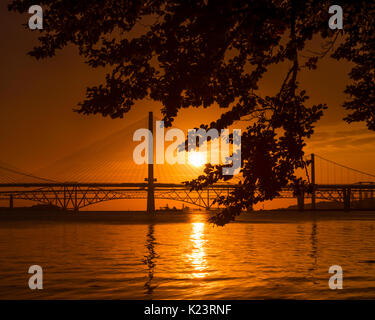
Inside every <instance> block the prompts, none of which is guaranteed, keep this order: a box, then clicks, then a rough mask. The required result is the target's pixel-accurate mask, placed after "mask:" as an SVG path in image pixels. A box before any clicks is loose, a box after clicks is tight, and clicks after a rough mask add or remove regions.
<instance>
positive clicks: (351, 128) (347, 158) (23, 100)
mask: <svg viewBox="0 0 375 320" xmlns="http://www.w3.org/2000/svg"><path fill="white" fill-rule="evenodd" d="M0 18H1V21H2V28H0V36H1V39H2V50H1V52H0V55H1V57H0V64H1V65H0V68H1V74H2V75H1V78H0V81H1V82H0V88H1V91H0V101H1V108H0V150H1V156H0V161H3V162H6V163H10V164H12V165H14V166H16V167H18V168H21V169H23V170H25V171H29V172H35V171H38V170H39V169H40V168H45V167H48V166H49V165H51V164H52V163H55V162H56V161H58V160H60V159H62V158H64V157H66V156H68V155H69V154H72V153H75V152H78V151H79V150H80V149H82V148H84V147H86V146H88V145H90V144H92V143H94V142H95V141H98V140H101V139H103V138H104V137H107V136H109V135H110V134H111V133H114V132H117V131H119V130H121V129H122V128H124V127H126V126H128V125H129V124H130V123H132V122H135V121H136V120H139V119H142V118H144V117H145V116H146V115H147V112H148V111H150V110H153V111H154V112H155V114H156V115H157V116H158V117H159V118H160V117H161V115H160V112H159V109H160V105H157V104H156V103H154V102H152V101H149V100H148V101H144V102H140V103H138V104H137V105H136V107H134V108H133V110H132V111H130V112H129V113H128V114H127V115H126V118H124V119H117V120H112V119H106V118H103V117H101V116H99V115H98V116H82V115H78V114H77V113H74V112H73V111H72V109H73V108H74V107H76V105H77V103H78V102H79V101H82V100H83V98H84V93H85V88H86V87H87V86H91V85H95V84H98V83H100V82H101V80H102V79H103V75H104V74H105V72H104V70H101V69H98V70H93V69H91V68H89V67H88V66H87V65H85V64H84V63H83V60H82V59H81V58H80V57H79V56H78V54H77V49H76V48H68V49H65V50H64V51H63V52H60V53H58V55H57V57H55V58H53V59H49V60H43V61H36V60H34V59H32V58H31V57H29V56H27V55H26V52H27V51H29V50H30V49H31V48H32V46H33V44H35V39H36V35H37V32H32V31H27V30H25V29H24V28H23V26H22V25H21V24H22V23H25V22H27V18H28V15H24V16H20V15H18V14H15V13H9V12H7V8H6V3H4V2H3V3H2V4H1V6H0ZM349 70H350V68H349V65H348V64H345V63H342V62H340V63H339V62H337V61H334V60H331V59H329V58H328V59H326V60H324V61H323V62H321V63H320V64H319V66H318V70H316V71H310V72H309V73H307V74H304V75H303V76H302V78H301V82H302V85H304V86H305V87H307V88H309V89H308V94H309V95H310V97H311V103H314V102H316V103H318V102H325V103H327V104H328V106H329V110H327V112H326V114H325V116H324V117H323V119H322V120H321V121H320V122H319V123H318V124H317V130H316V134H315V136H314V138H313V139H312V140H311V141H310V142H309V143H308V148H307V150H306V151H307V153H310V152H315V153H317V154H319V155H321V156H323V157H325V158H328V159H331V160H334V161H337V162H339V163H342V164H344V165H348V166H351V167H355V168H357V169H359V170H363V171H366V172H370V173H374V174H375V168H374V160H373V159H374V157H375V149H374V142H375V133H374V132H370V131H368V130H367V128H366V127H365V125H363V124H351V125H348V124H346V123H344V122H343V121H342V118H343V116H344V115H345V111H344V109H343V108H342V107H341V104H342V101H343V100H344V98H345V97H344V95H343V90H344V88H345V85H346V83H347V81H348V76H347V73H348V71H349ZM284 73H285V66H280V67H278V68H277V69H274V70H272V72H270V73H269V74H268V76H267V77H266V78H265V79H264V80H263V83H262V85H263V88H264V89H263V90H264V93H268V92H270V93H271V92H272V91H274V90H276V89H277V84H278V83H279V82H280V75H283V74H284ZM219 113H220V110H219V109H218V108H215V107H213V108H209V109H199V114H198V113H197V109H188V110H183V111H182V112H181V113H180V115H179V117H178V118H177V119H176V121H175V124H174V125H175V126H176V127H179V128H181V129H188V128H194V127H195V126H197V125H199V124H200V123H201V121H202V120H203V121H206V120H207V121H209V120H213V119H215V118H217V116H218V115H219ZM197 115H199V116H197ZM118 206H120V205H116V207H118ZM126 206H127V205H125V209H126ZM130 207H132V206H130Z"/></svg>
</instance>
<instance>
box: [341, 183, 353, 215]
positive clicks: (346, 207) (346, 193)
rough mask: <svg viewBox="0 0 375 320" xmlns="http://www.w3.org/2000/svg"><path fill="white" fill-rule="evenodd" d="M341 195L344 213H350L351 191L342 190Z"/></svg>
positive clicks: (348, 189)
mask: <svg viewBox="0 0 375 320" xmlns="http://www.w3.org/2000/svg"><path fill="white" fill-rule="evenodd" d="M342 193H343V200H344V211H350V197H351V189H350V188H344V189H343V191H342Z"/></svg>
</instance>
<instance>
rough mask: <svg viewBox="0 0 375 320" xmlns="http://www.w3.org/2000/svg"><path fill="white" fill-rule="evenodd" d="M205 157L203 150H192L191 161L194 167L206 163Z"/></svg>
mask: <svg viewBox="0 0 375 320" xmlns="http://www.w3.org/2000/svg"><path fill="white" fill-rule="evenodd" d="M205 162H206V161H205V157H204V154H203V153H202V152H190V153H189V163H190V164H191V165H193V166H194V167H201V166H203V165H204V164H205Z"/></svg>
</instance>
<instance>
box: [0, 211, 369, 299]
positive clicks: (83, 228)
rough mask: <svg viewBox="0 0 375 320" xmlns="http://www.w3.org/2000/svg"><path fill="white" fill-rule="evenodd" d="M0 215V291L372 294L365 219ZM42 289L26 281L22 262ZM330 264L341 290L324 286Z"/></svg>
mask: <svg viewBox="0 0 375 320" xmlns="http://www.w3.org/2000/svg"><path fill="white" fill-rule="evenodd" d="M206 218H207V215H205V214H202V213H194V214H190V215H188V216H187V219H186V221H184V222H180V221H179V222H177V220H176V222H173V221H172V222H163V223H150V224H149V223H147V221H145V222H141V223H134V222H133V223H130V222H129V223H128V222H126V221H125V222H122V223H109V222H108V223H106V222H82V221H81V222H78V221H76V222H74V221H69V222H63V221H49V222H48V221H14V220H13V221H2V222H1V224H0V274H1V275H2V277H1V279H0V298H1V299H20V298H31V299H33V298H35V299H263V298H267V299H268V298H272V299H274V298H292V299H324V298H330V299H345V298H375V272H374V268H375V263H374V262H375V238H374V237H373V234H374V230H375V221H374V220H372V219H371V218H369V219H358V220H357V219H350V220H319V219H318V220H315V221H311V220H290V221H289V222H283V223H281V222H280V221H279V222H277V221H276V222H273V221H263V222H262V221H260V222H259V223H253V222H249V221H245V220H242V221H240V222H236V223H231V224H229V225H227V226H225V227H224V228H221V227H213V226H212V225H210V224H208V223H207V222H206ZM33 264H38V265H40V266H42V268H43V272H44V284H43V285H44V289H43V290H39V291H38V290H34V291H31V290H30V289H29V288H28V279H29V277H30V276H31V275H29V274H28V273H27V271H28V268H29V266H31V265H33ZM331 265H340V266H341V267H342V268H343V273H344V282H343V285H344V289H343V290H331V289H329V287H328V280H329V277H330V276H331V274H329V273H328V269H329V267H330V266H331Z"/></svg>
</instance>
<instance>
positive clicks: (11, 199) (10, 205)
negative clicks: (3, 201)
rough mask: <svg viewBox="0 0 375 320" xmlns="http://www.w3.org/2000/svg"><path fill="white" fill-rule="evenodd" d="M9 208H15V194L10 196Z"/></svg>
mask: <svg viewBox="0 0 375 320" xmlns="http://www.w3.org/2000/svg"><path fill="white" fill-rule="evenodd" d="M9 209H13V195H12V194H11V195H10V196H9Z"/></svg>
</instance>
